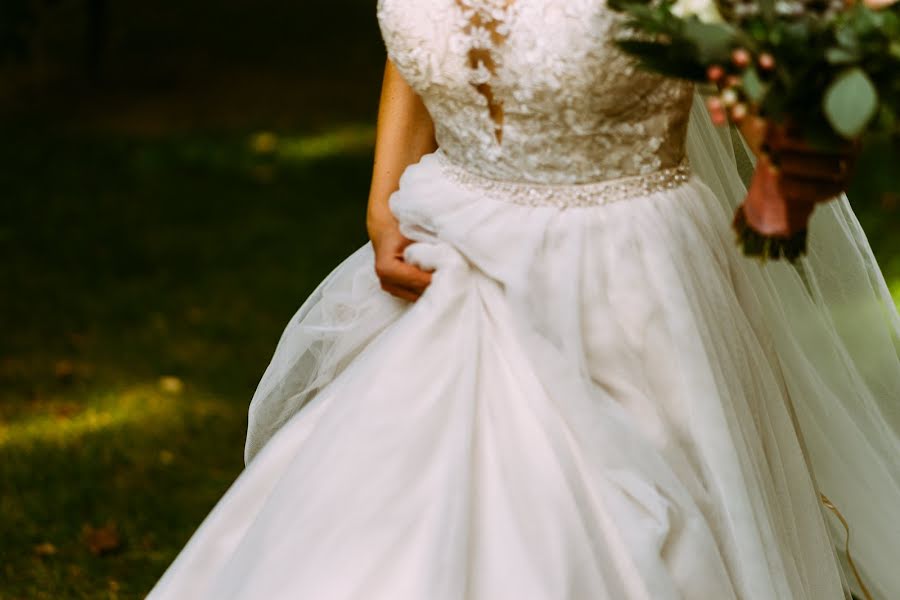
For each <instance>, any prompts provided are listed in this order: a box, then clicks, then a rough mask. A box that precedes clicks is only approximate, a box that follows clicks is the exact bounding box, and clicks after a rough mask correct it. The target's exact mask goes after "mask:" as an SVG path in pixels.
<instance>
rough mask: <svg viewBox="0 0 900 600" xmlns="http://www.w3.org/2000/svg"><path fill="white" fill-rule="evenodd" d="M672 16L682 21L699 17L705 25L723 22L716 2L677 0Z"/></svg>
mask: <svg viewBox="0 0 900 600" xmlns="http://www.w3.org/2000/svg"><path fill="white" fill-rule="evenodd" d="M672 14H673V15H675V16H676V17H680V18H682V19H685V18H688V17H697V18H698V19H700V20H701V21H703V22H704V23H721V22H722V15H720V14H719V9H718V7H717V6H716V3H715V2H714V0H677V1H676V2H675V4H673V5H672Z"/></svg>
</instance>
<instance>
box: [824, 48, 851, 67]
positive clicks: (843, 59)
mask: <svg viewBox="0 0 900 600" xmlns="http://www.w3.org/2000/svg"><path fill="white" fill-rule="evenodd" d="M825 60H827V61H828V62H829V63H831V64H833V65H848V64H850V63H855V62H857V61H858V60H859V54H858V53H856V52H852V51H850V50H848V49H847V48H841V47H839V46H835V47H833V48H828V49H827V50H825Z"/></svg>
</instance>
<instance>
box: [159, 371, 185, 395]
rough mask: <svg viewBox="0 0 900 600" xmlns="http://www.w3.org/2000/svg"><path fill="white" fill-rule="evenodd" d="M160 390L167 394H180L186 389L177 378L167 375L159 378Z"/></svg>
mask: <svg viewBox="0 0 900 600" xmlns="http://www.w3.org/2000/svg"><path fill="white" fill-rule="evenodd" d="M159 388H160V389H161V390H162V391H164V392H166V393H167V394H180V393H181V390H183V389H184V382H182V381H181V380H180V379H179V378H177V377H172V376H170V375H167V376H165V377H160V378H159Z"/></svg>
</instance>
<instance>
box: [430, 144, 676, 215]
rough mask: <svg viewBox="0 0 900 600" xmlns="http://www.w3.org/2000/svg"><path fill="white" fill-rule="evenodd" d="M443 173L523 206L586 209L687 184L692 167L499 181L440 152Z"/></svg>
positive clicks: (475, 189)
mask: <svg viewBox="0 0 900 600" xmlns="http://www.w3.org/2000/svg"><path fill="white" fill-rule="evenodd" d="M436 156H437V158H438V161H439V163H440V165H441V170H442V171H443V172H444V174H445V175H446V176H447V177H448V178H449V179H451V180H452V181H454V182H456V183H457V184H459V185H460V186H462V187H463V188H465V189H467V190H469V191H472V192H476V193H478V194H479V195H481V196H483V197H486V198H492V199H494V200H500V201H502V202H511V203H513V204H520V205H523V206H553V207H556V208H584V207H589V206H602V205H604V204H609V203H611V202H617V201H619V200H627V199H630V198H636V197H639V196H648V195H650V194H653V193H655V192H661V191H663V190H669V189H672V188H676V187H678V186H680V185H683V184H685V183H687V181H688V180H689V179H690V177H691V168H690V164H689V163H688V161H687V159H685V160H684V161H682V163H681V164H679V165H678V166H677V167H671V168H668V169H660V170H659V171H655V172H653V173H648V174H645V175H634V176H631V177H622V178H619V179H607V180H604V181H598V182H596V183H582V184H575V185H542V184H534V183H520V182H516V181H498V180H496V179H488V178H486V177H481V176H479V175H475V174H474V173H472V172H471V171H468V170H466V169H464V168H462V167H460V166H458V165H456V164H454V163H453V162H452V161H451V160H450V159H449V158H447V156H446V155H445V154H444V153H443V152H441V151H440V150H438V151H437V153H436Z"/></svg>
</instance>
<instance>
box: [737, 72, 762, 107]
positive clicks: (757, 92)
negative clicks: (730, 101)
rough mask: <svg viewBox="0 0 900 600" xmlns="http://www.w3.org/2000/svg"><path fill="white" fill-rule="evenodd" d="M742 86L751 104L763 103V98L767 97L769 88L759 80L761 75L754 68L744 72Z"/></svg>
mask: <svg viewBox="0 0 900 600" xmlns="http://www.w3.org/2000/svg"><path fill="white" fill-rule="evenodd" d="M742 84H743V88H744V93H745V94H747V97H748V98H750V101H751V102H754V103H756V104H759V103H760V102H762V99H763V97H765V95H766V92H767V91H768V86H767V85H766V84H764V83H763V82H762V80H761V79H760V78H759V73H757V72H756V69H755V68H754V67H750V68H748V69H747V70H746V71H745V72H744V76H743V78H742Z"/></svg>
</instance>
